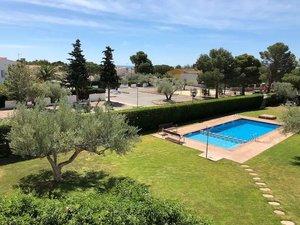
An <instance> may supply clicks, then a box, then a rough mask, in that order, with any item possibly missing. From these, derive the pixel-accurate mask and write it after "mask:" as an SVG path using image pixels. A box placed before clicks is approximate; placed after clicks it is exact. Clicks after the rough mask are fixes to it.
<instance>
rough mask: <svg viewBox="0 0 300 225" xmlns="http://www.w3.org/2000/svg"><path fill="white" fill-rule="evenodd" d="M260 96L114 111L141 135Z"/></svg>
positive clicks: (2, 136) (252, 103)
mask: <svg viewBox="0 0 300 225" xmlns="http://www.w3.org/2000/svg"><path fill="white" fill-rule="evenodd" d="M262 100H263V96H262V95H250V96H238V97H228V98H222V99H213V100H205V101H195V102H187V103H179V104H173V105H165V106H154V107H144V108H137V109H129V110H124V111H117V113H121V114H123V115H125V116H126V118H127V120H128V123H129V124H130V125H132V126H136V127H138V128H140V129H141V132H147V131H154V130H157V129H158V126H159V125H160V124H164V123H170V122H173V123H176V124H183V123H188V122H192V121H195V120H201V119H205V118H210V117H215V116H220V115H225V114H229V113H234V112H238V111H246V110H253V109H258V108H259V107H260V106H261V104H262ZM9 131H10V127H9V126H8V125H0V157H6V156H8V155H10V154H11V151H10V149H9V145H8V141H7V139H6V135H7V133H8V132H9Z"/></svg>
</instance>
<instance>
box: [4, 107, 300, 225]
mask: <svg viewBox="0 0 300 225" xmlns="http://www.w3.org/2000/svg"><path fill="white" fill-rule="evenodd" d="M282 110H283V108H282V107H273V108H267V109H265V110H257V111H252V112H245V113H243V115H247V116H258V115H260V114H262V113H268V114H274V115H277V116H278V115H280V114H281V112H282ZM299 146H300V135H295V136H293V137H291V138H289V139H287V140H286V141H284V142H282V143H280V144H278V145H276V146H274V147H273V148H272V149H270V150H267V151H265V152H264V153H262V154H260V155H259V156H257V157H255V158H254V159H252V160H250V161H249V162H247V164H249V165H251V167H253V168H254V169H255V170H256V171H258V173H259V175H260V176H261V178H262V179H263V180H264V181H265V182H266V183H267V184H268V186H269V187H270V188H271V189H272V190H273V194H274V195H275V196H276V198H277V199H278V201H280V202H281V203H282V209H283V210H285V211H286V212H287V215H286V217H285V218H286V219H292V220H294V221H295V222H297V223H298V224H300V219H299V211H300V208H299V202H300V188H299V187H300V177H299V171H300V166H299V164H297V160H298V163H299V158H296V157H297V156H298V157H299V156H300V147H299ZM198 154H199V152H198V151H197V150H194V149H189V148H187V147H183V146H180V145H176V144H173V143H170V142H167V141H164V140H161V139H157V138H154V137H152V136H150V135H146V136H142V137H141V142H139V143H138V144H137V146H136V147H135V149H133V151H131V152H129V153H128V154H127V155H126V156H122V157H121V156H116V155H115V154H108V155H106V156H105V157H100V156H95V155H93V154H87V153H84V154H81V155H80V156H79V158H78V159H76V161H75V162H74V163H73V164H71V165H70V166H68V167H66V169H67V170H76V171H78V172H82V173H83V172H85V171H101V170H104V171H106V172H108V173H109V174H110V175H112V176H128V177H131V178H134V179H136V180H138V181H140V182H142V183H146V184H148V185H149V186H150V189H151V191H152V192H153V194H154V195H155V196H157V197H159V198H164V199H172V200H177V201H180V202H181V203H182V204H183V205H184V206H185V207H186V208H188V209H190V210H192V211H194V213H195V214H196V215H198V216H199V217H200V218H208V219H213V221H214V222H215V224H222V225H223V224H228V225H231V224H239V225H250V224H260V225H273V224H280V222H279V221H280V218H279V217H276V216H275V215H274V214H273V208H272V207H271V206H269V205H268V204H267V200H266V199H264V198H263V197H262V193H261V192H260V191H259V190H258V188H257V187H256V186H255V185H254V183H253V181H252V180H251V177H250V176H249V175H248V174H247V173H245V171H244V170H243V169H242V168H241V167H240V166H239V164H236V163H234V162H231V161H228V160H221V161H219V162H211V161H208V160H205V159H203V158H201V157H199V156H198ZM40 169H50V167H49V165H48V162H47V161H46V160H45V159H34V160H28V161H23V162H18V163H12V164H8V165H3V166H1V167H0V183H1V185H0V194H10V193H13V192H14V191H15V190H14V188H13V186H14V185H16V184H17V183H18V181H19V180H20V179H21V178H23V177H25V176H27V175H29V174H32V173H36V172H38V171H39V170H40ZM297 203H298V204H297Z"/></svg>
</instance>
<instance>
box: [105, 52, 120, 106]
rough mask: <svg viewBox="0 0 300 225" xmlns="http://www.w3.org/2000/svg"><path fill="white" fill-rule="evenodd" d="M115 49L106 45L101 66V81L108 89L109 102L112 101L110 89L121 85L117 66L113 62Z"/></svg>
mask: <svg viewBox="0 0 300 225" xmlns="http://www.w3.org/2000/svg"><path fill="white" fill-rule="evenodd" d="M113 51H114V50H113V49H112V48H111V47H109V46H107V47H106V50H105V51H103V52H102V53H103V54H104V57H103V58H102V62H101V66H100V82H101V83H102V84H103V85H104V86H105V88H107V90H108V97H107V101H108V102H110V90H111V89H112V88H118V87H119V85H120V84H119V77H118V75H117V71H116V66H115V64H114V62H113Z"/></svg>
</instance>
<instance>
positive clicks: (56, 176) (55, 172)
mask: <svg viewBox="0 0 300 225" xmlns="http://www.w3.org/2000/svg"><path fill="white" fill-rule="evenodd" d="M47 159H48V161H49V163H50V165H51V168H52V172H53V177H54V180H55V181H56V182H60V181H62V174H61V168H60V167H59V166H58V165H57V162H55V161H56V160H53V159H52V158H51V157H50V156H47Z"/></svg>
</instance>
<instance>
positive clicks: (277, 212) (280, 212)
mask: <svg viewBox="0 0 300 225" xmlns="http://www.w3.org/2000/svg"><path fill="white" fill-rule="evenodd" d="M274 213H275V214H276V215H279V216H284V215H285V212H283V211H281V210H274Z"/></svg>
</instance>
